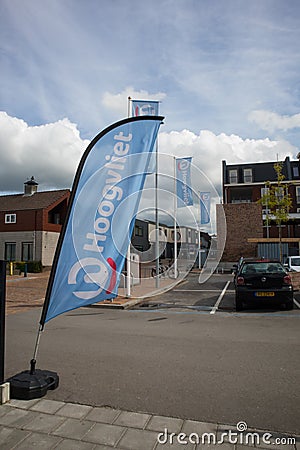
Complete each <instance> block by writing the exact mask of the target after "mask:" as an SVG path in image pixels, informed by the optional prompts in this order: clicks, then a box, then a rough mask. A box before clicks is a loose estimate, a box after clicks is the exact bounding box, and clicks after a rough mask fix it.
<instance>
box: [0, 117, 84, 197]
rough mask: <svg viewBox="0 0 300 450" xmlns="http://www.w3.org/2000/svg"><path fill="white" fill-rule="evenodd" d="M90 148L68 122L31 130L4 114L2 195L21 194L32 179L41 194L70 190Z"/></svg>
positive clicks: (1, 119) (1, 122)
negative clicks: (6, 192)
mask: <svg viewBox="0 0 300 450" xmlns="http://www.w3.org/2000/svg"><path fill="white" fill-rule="evenodd" d="M88 144H89V141H87V140H82V139H81V138H80V134H79V131H78V129H77V125H76V124H74V123H71V122H70V121H69V120H68V119H62V120H59V121H57V122H55V123H48V124H46V125H41V126H34V127H31V126H28V124H27V123H26V122H25V121H23V120H21V119H18V118H15V117H10V116H9V115H8V114H6V113H5V112H0V149H1V153H0V191H17V192H21V191H22V189H23V183H24V181H26V179H27V178H28V177H30V176H32V175H34V176H35V178H36V179H37V181H38V182H39V183H40V188H41V190H43V188H44V189H46V188H49V187H53V188H69V187H70V186H71V183H72V180H73V177H74V174H75V171H76V168H77V165H78V163H79V160H80V157H81V155H82V154H83V152H84V150H85V148H86V147H87V145H88Z"/></svg>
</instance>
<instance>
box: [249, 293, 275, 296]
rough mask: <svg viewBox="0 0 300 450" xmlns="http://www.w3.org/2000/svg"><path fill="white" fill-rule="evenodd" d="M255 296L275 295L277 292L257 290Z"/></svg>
mask: <svg viewBox="0 0 300 450" xmlns="http://www.w3.org/2000/svg"><path fill="white" fill-rule="evenodd" d="M254 295H255V297H274V295H275V292H255V293H254Z"/></svg>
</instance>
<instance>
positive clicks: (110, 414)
mask: <svg viewBox="0 0 300 450" xmlns="http://www.w3.org/2000/svg"><path fill="white" fill-rule="evenodd" d="M120 413H121V411H120V410H119V409H113V408H105V407H101V408H93V409H92V411H91V412H89V413H88V415H87V416H86V418H85V419H86V420H92V421H94V422H102V423H110V424H111V423H113V421H114V420H115V419H116V418H117V417H118V415H119V414H120Z"/></svg>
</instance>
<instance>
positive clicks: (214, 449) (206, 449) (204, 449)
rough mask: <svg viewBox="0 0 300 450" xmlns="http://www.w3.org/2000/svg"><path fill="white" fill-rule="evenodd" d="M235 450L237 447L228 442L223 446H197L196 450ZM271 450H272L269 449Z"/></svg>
mask: <svg viewBox="0 0 300 450" xmlns="http://www.w3.org/2000/svg"><path fill="white" fill-rule="evenodd" d="M220 449H221V450H235V449H236V447H235V446H234V445H233V444H229V443H228V442H226V443H223V444H216V445H213V444H211V445H208V444H204V445H202V444H200V445H197V447H196V450H220ZM247 449H248V450H250V449H251V447H247ZM269 450H270V449H269Z"/></svg>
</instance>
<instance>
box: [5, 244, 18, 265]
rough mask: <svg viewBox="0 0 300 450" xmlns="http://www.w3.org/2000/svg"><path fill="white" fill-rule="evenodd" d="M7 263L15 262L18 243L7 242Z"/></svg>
mask: <svg viewBox="0 0 300 450" xmlns="http://www.w3.org/2000/svg"><path fill="white" fill-rule="evenodd" d="M4 259H5V261H15V260H16V243H15V242H5V254H4Z"/></svg>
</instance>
